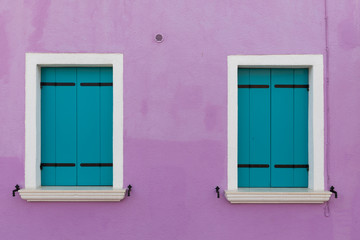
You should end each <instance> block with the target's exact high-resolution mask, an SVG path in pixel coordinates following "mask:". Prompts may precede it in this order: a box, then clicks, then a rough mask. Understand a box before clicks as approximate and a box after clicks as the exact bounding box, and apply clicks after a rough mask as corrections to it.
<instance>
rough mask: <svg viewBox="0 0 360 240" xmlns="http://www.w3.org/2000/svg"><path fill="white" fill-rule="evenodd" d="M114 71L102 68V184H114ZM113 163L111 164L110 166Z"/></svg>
mask: <svg viewBox="0 0 360 240" xmlns="http://www.w3.org/2000/svg"><path fill="white" fill-rule="evenodd" d="M112 76H113V71H112V68H100V82H101V83H106V84H107V85H106V84H104V86H102V87H100V147H101V148H100V155H101V156H100V158H101V161H100V162H101V163H103V164H104V165H103V167H101V168H100V185H103V186H106V185H109V186H111V185H112V184H113V167H112V163H113V155H112V154H113V141H112V139H113V134H112V133H113V87H112V82H113V80H112V79H113V78H112ZM109 165H111V166H109Z"/></svg>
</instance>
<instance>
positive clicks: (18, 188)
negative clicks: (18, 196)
mask: <svg viewBox="0 0 360 240" xmlns="http://www.w3.org/2000/svg"><path fill="white" fill-rule="evenodd" d="M19 190H20V186H19V184H16V185H15V189H14V190H13V191H12V195H13V197H15V192H18V191H19Z"/></svg>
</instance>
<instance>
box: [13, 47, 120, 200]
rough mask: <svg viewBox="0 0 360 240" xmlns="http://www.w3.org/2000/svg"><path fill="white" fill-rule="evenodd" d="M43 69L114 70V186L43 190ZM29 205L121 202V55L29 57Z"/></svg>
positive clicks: (24, 194) (23, 195)
mask: <svg viewBox="0 0 360 240" xmlns="http://www.w3.org/2000/svg"><path fill="white" fill-rule="evenodd" d="M41 67H112V68H113V186H112V187H100V186H99V187H61V186H58V187H42V186H41V172H40V163H41V92H40V81H41ZM19 193H20V196H21V198H23V199H25V200H28V201H120V200H121V199H123V198H124V196H125V189H124V188H123V55H122V54H118V53H112V54H102V53H101V54H98V53H26V71H25V188H24V189H21V190H20V191H19Z"/></svg>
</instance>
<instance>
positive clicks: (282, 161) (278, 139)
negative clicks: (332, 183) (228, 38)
mask: <svg viewBox="0 0 360 240" xmlns="http://www.w3.org/2000/svg"><path fill="white" fill-rule="evenodd" d="M293 73H294V70H293V69H272V71H271V186H272V187H293V177H294V169H293V168H275V165H289V164H293V163H294V111H293V108H294V94H293V92H294V89H293V88H275V85H278V84H283V85H293V84H294V78H293V75H294V74H293Z"/></svg>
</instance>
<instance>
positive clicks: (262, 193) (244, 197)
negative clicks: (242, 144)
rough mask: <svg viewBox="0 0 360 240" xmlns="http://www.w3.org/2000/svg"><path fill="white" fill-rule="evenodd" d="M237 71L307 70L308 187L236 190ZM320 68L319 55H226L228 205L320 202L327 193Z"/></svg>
mask: <svg viewBox="0 0 360 240" xmlns="http://www.w3.org/2000/svg"><path fill="white" fill-rule="evenodd" d="M238 68H308V69H309V114H308V116H309V120H308V131H309V132H308V137H309V139H308V143H309V147H308V149H309V153H308V154H309V155H308V159H309V174H308V177H309V179H308V183H309V187H308V188H302V189H299V188H276V189H275V188H238V169H237V161H238V160H237V144H238V142H237V141H238V139H237V133H238V106H237V101H238V100H237V99H238V91H237V89H238V88H237V84H238ZM323 69H324V66H323V55H232V56H228V130H227V133H228V156H227V157H228V168H227V174H228V186H227V191H225V195H226V197H227V199H228V200H229V201H230V202H231V203H279V202H286V203H289V202H290V203H322V202H325V201H328V200H329V198H330V196H331V193H330V192H328V191H325V189H324V180H325V178H324V75H323V72H324V70H323Z"/></svg>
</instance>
